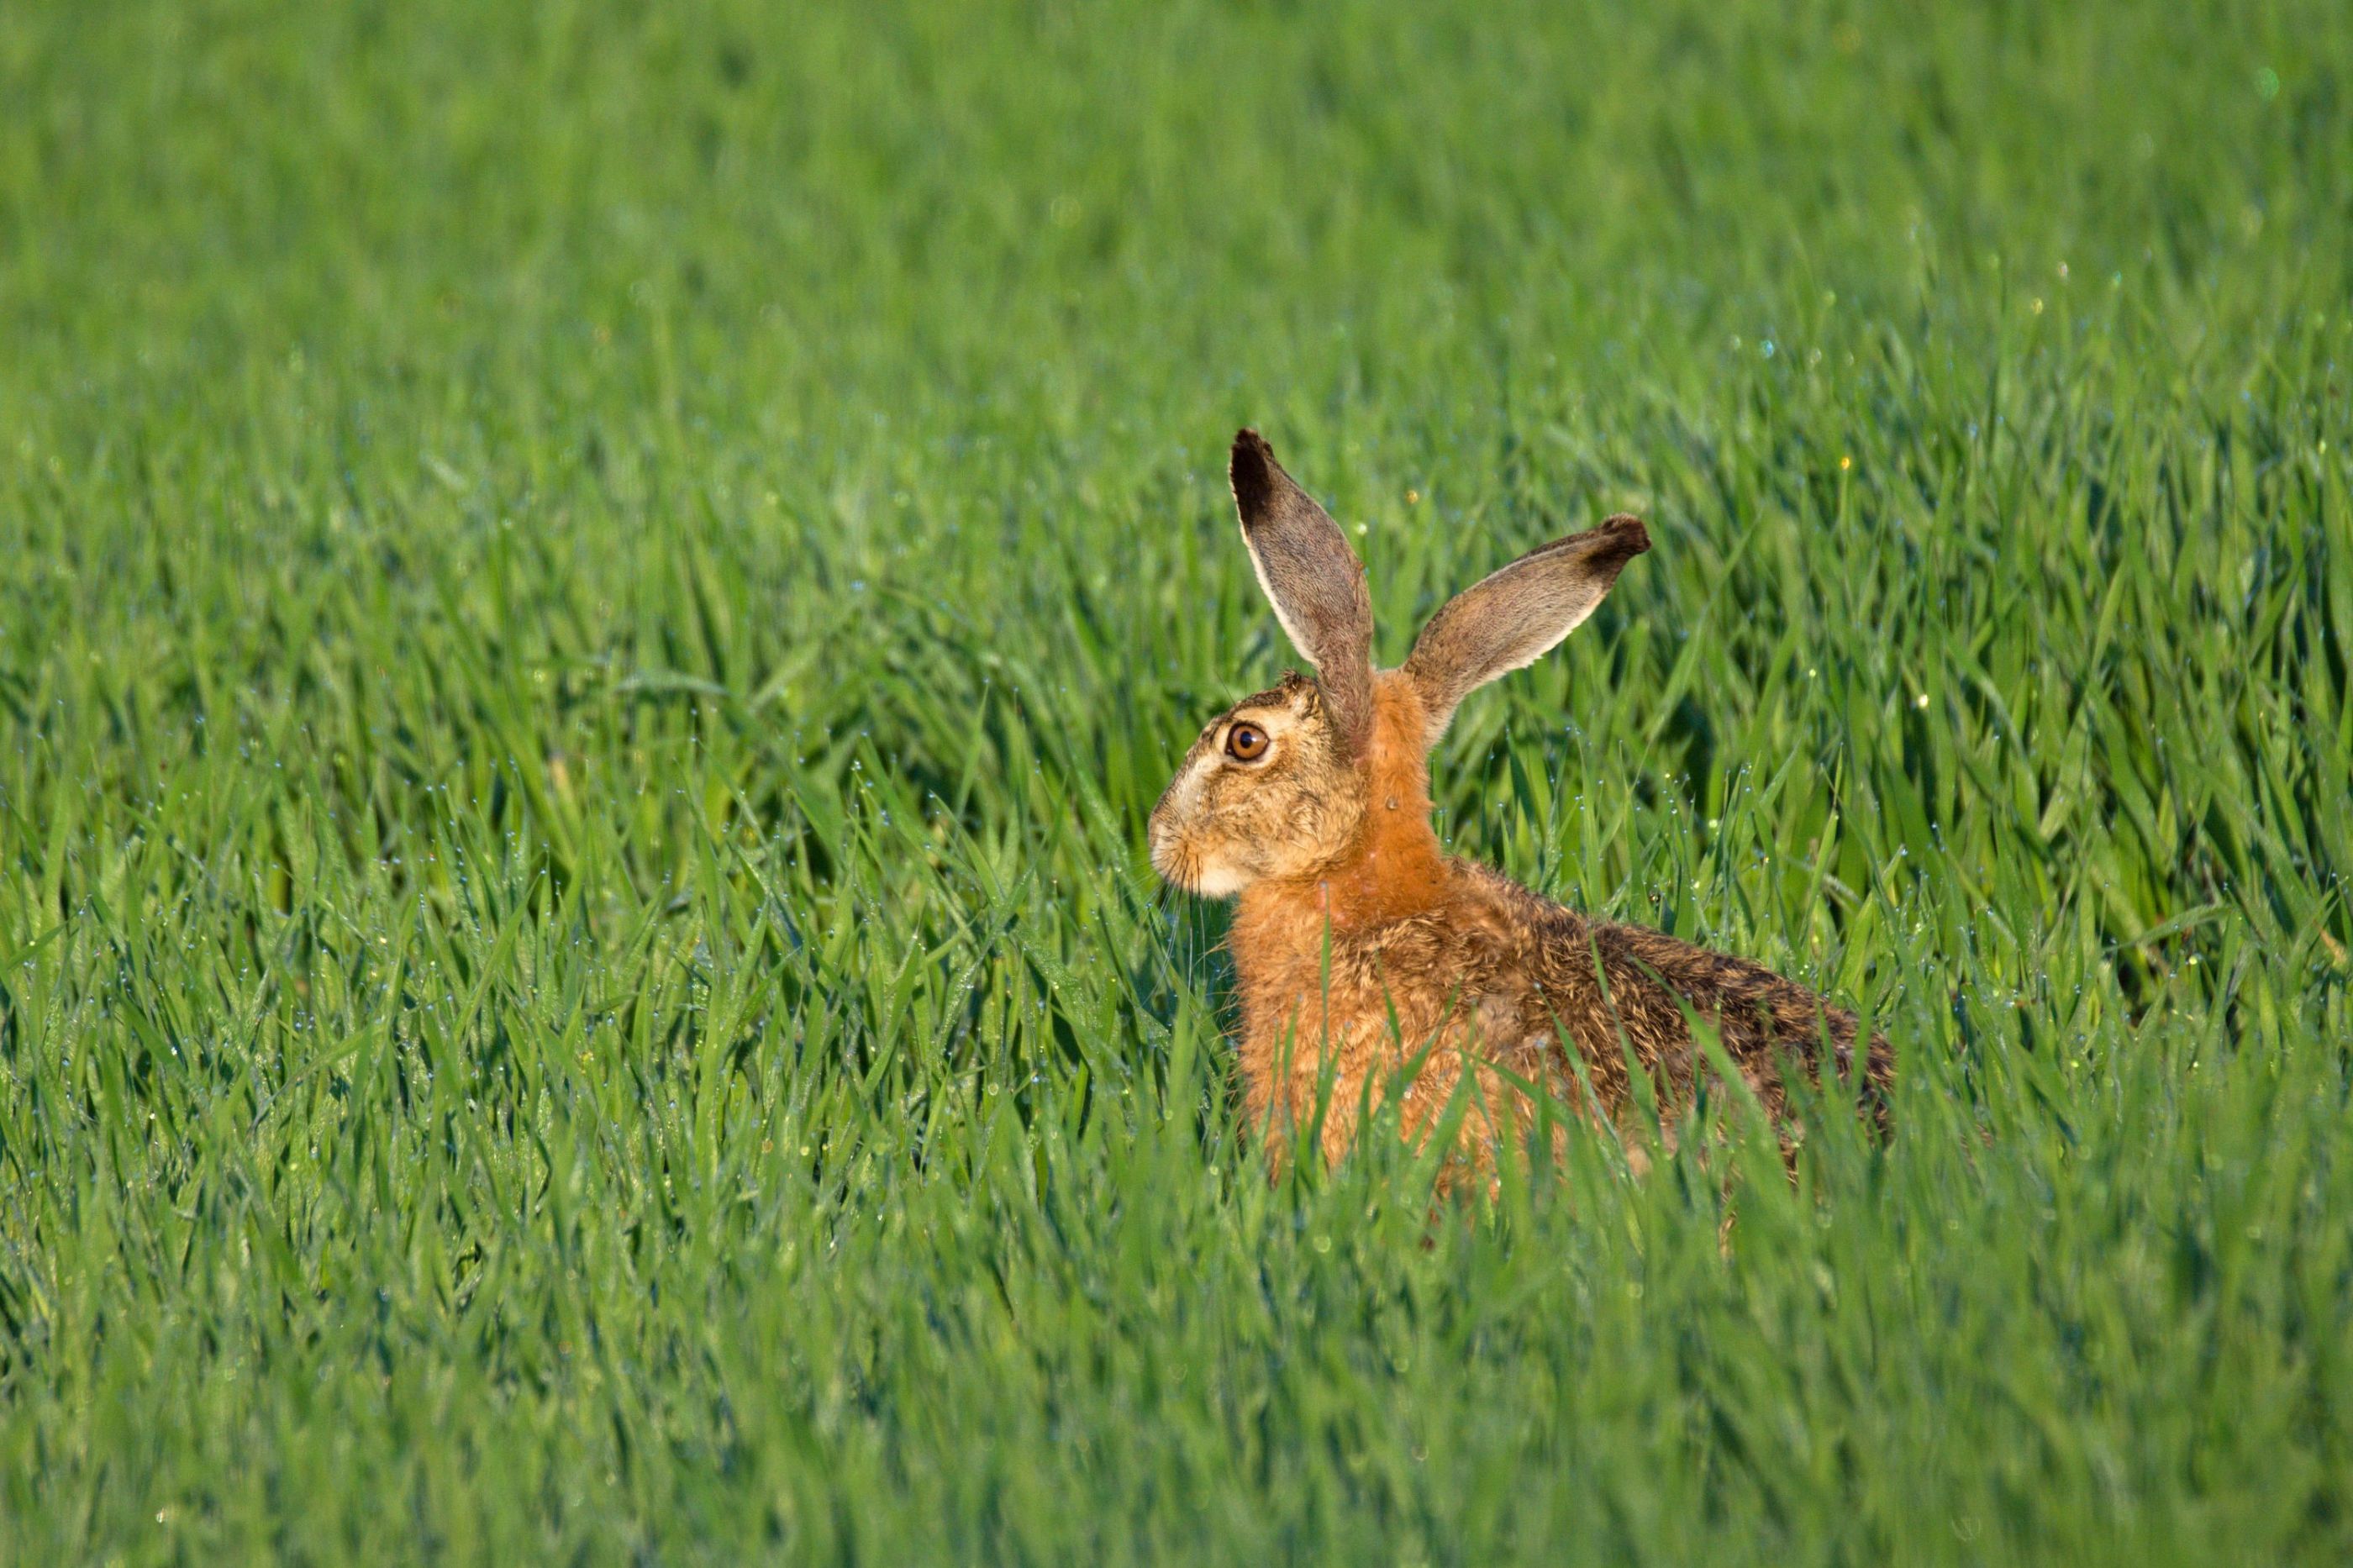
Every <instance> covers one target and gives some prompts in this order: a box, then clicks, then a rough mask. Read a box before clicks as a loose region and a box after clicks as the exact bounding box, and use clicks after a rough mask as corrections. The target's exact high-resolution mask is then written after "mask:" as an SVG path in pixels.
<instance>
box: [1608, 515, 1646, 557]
mask: <svg viewBox="0 0 2353 1568" xmlns="http://www.w3.org/2000/svg"><path fill="white" fill-rule="evenodd" d="M1595 531H1596V532H1599V533H1606V534H1608V535H1609V542H1610V545H1611V549H1612V551H1613V552H1614V553H1616V554H1617V555H1618V556H1619V557H1620V559H1621V560H1623V559H1628V558H1630V557H1632V556H1636V555H1640V554H1641V553H1642V552H1644V551H1646V550H1648V549H1650V548H1651V531H1650V530H1649V529H1647V528H1645V527H1643V526H1642V520H1641V518H1639V517H1635V516H1633V515H1632V514H1631V513H1629V512H1622V511H1621V512H1620V513H1619V514H1618V515H1617V516H1615V517H1606V518H1603V519H1602V520H1601V526H1600V527H1599V529H1597V530H1595Z"/></svg>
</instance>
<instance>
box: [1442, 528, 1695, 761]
mask: <svg viewBox="0 0 2353 1568" xmlns="http://www.w3.org/2000/svg"><path fill="white" fill-rule="evenodd" d="M1650 548H1651V535H1650V531H1648V530H1647V529H1645V528H1644V527H1643V526H1642V520H1641V518H1638V517H1628V516H1625V515H1623V514H1620V516H1617V517H1613V518H1609V519H1608V520H1607V521H1604V522H1602V523H1601V525H1600V526H1599V527H1598V528H1589V529H1588V530H1586V531H1584V532H1583V533H1572V534H1570V535H1569V536H1568V537H1567V538H1566V539H1556V540H1554V541H1553V542H1551V543H1550V544H1547V545H1545V546H1543V547H1542V548H1540V549H1536V550H1531V551H1530V552H1527V553H1526V554H1525V555H1523V556H1521V557H1520V558H1519V559H1518V560H1517V561H1514V562H1513V563H1511V564H1510V565H1509V566H1506V567H1504V569H1503V570H1502V571H1500V572H1497V573H1495V574H1493V575H1492V576H1489V577H1486V578H1483V579H1482V580H1481V581H1479V582H1478V583H1475V584H1472V585H1471V586H1470V587H1468V588H1465V589H1463V590H1462V592H1461V593H1460V594H1457V595H1454V597H1452V598H1451V599H1449V600H1448V601H1447V602H1446V604H1445V605H1444V606H1443V607H1441V608H1440V610H1439V612H1438V614H1436V615H1435V616H1431V617H1430V624H1429V625H1428V626H1424V627H1422V628H1421V636H1420V637H1419V638H1418V639H1416V640H1415V642H1414V645H1413V655H1412V657H1411V658H1408V659H1407V660H1406V661H1405V673H1406V675H1407V676H1408V678H1409V679H1411V680H1412V681H1413V684H1414V689H1416V690H1417V691H1418V692H1419V694H1420V697H1421V704H1422V708H1423V710H1424V711H1425V712H1426V713H1427V714H1428V715H1429V732H1428V734H1427V736H1426V738H1425V741H1424V743H1425V744H1428V745H1436V744H1437V743H1438V738H1439V737H1440V735H1443V734H1444V733H1446V726H1447V723H1448V721H1450V720H1451V719H1452V718H1453V717H1454V710H1455V707H1456V706H1457V705H1458V704H1459V703H1461V700H1462V699H1463V698H1464V697H1466V696H1468V695H1470V693H1471V692H1472V691H1473V690H1475V689H1478V688H1479V687H1482V686H1484V685H1485V684H1486V683H1487V682H1489V681H1491V680H1493V679H1495V678H1496V677H1497V676H1499V675H1504V674H1507V673H1509V672H1510V671H1512V670H1514V669H1523V668H1526V667H1527V666H1529V665H1531V664H1534V663H1535V661H1536V660H1537V659H1539V658H1543V657H1544V656H1545V655H1546V653H1548V652H1550V651H1551V650H1552V649H1553V648H1555V647H1558V646H1559V644H1560V641H1561V639H1562V638H1563V637H1567V636H1568V634H1569V633H1571V632H1573V631H1575V630H1576V629H1577V626H1578V625H1579V624H1580V623H1582V622H1583V621H1584V619H1585V617H1586V616H1589V615H1591V614H1592V613H1593V611H1594V608H1595V606H1596V605H1599V604H1600V603H1601V599H1602V595H1605V594H1607V593H1609V585H1610V584H1613V583H1615V582H1617V581H1618V573H1619V571H1620V568H1622V567H1623V566H1624V565H1625V564H1626V563H1627V562H1629V561H1630V560H1632V559H1633V558H1634V557H1635V556H1637V555H1640V554H1641V553H1642V552H1644V551H1645V550H1648V549H1650Z"/></svg>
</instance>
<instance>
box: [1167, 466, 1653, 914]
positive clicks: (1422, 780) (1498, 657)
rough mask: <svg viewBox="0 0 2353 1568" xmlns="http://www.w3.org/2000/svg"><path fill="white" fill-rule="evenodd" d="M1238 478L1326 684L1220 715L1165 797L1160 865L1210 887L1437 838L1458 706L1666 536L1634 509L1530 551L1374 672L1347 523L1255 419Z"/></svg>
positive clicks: (1241, 505) (1300, 875)
mask: <svg viewBox="0 0 2353 1568" xmlns="http://www.w3.org/2000/svg"><path fill="white" fill-rule="evenodd" d="M1229 474H1230V477H1231V479H1232V481H1233V489H1234V504H1235V507H1236V508H1237V509H1238V510H1240V513H1241V524H1242V542H1243V543H1244V544H1245V545H1246V546H1247V547H1248V548H1249V550H1250V562H1251V563H1252V564H1253V565H1254V566H1256V567H1257V569H1258V580H1259V586H1260V587H1261V589H1263V590H1264V591H1265V593H1266V596H1267V598H1268V600H1269V601H1270V602H1271V604H1272V605H1273V606H1274V613H1275V617H1276V618H1277V619H1278V620H1280V621H1281V622H1282V629H1283V631H1284V633H1285V634H1286V635H1288V636H1289V637H1290V638H1291V642H1292V646H1293V647H1296V648H1297V649H1298V650H1299V652H1300V654H1301V655H1302V657H1303V658H1306V660H1307V661H1308V662H1309V663H1310V664H1312V665H1313V666H1314V668H1315V679H1314V680H1313V681H1310V680H1305V679H1302V678H1301V677H1299V676H1298V675H1296V674H1293V675H1289V676H1286V677H1285V678H1284V679H1283V681H1282V684H1281V685H1279V686H1277V687H1275V688H1273V689H1271V690H1268V691H1261V692H1260V693H1258V694H1257V695H1256V696H1253V697H1246V698H1244V699H1243V700H1241V701H1240V702H1238V703H1236V704H1235V705H1234V706H1233V707H1231V708H1229V709H1228V710H1226V711H1225V712H1223V713H1221V714H1219V716H1218V718H1217V719H1216V720H1215V721H1212V722H1211V723H1210V725H1209V726H1208V728H1207V729H1206V730H1203V731H1201V736H1200V739H1199V740H1198V741H1196V742H1194V743H1193V749H1192V750H1191V752H1188V753H1187V755H1186V758H1185V761H1184V763H1183V765H1181V766H1180V767H1179V768H1178V769H1177V770H1176V778H1175V779H1174V780H1173V781H1171V782H1170V784H1169V785H1168V790H1167V793H1166V794H1165V795H1162V796H1161V797H1160V804H1159V805H1157V806H1155V807H1154V808H1153V813H1152V825H1151V845H1152V864H1153V867H1154V868H1155V869H1156V870H1157V871H1158V872H1159V873H1160V874H1161V876H1162V877H1164V878H1166V879H1167V880H1168V881H1170V882H1172V883H1174V884H1175V885H1176V886H1177V887H1180V888H1184V889H1187V890H1188V891H1191V892H1195V893H1198V894H1201V895H1203V896H1205V897H1210V898H1221V897H1225V896H1228V895H1230V894H1234V893H1239V892H1240V891H1241V890H1242V889H1245V888H1248V887H1250V885H1251V884H1253V883H1256V882H1259V881H1262V880H1266V879H1283V880H1302V879H1315V878H1325V877H1329V876H1330V875H1332V874H1333V873H1334V871H1335V869H1336V868H1342V867H1344V866H1345V865H1346V864H1347V863H1348V862H1349V861H1350V859H1351V858H1356V857H1362V856H1364V855H1365V854H1366V852H1367V846H1368V844H1369V843H1371V842H1372V841H1373V840H1376V839H1377V838H1379V837H1383V836H1384V835H1383V831H1382V830H1383V829H1385V828H1387V827H1388V825H1390V824H1392V823H1393V824H1395V825H1396V827H1397V828H1398V830H1400V831H1403V832H1407V833H1411V832H1416V831H1418V832H1419V834H1420V835H1421V836H1423V837H1427V836H1428V832H1429V814H1430V802H1429V782H1428V762H1427V759H1428V756H1429V752H1430V747H1431V746H1433V745H1435V744H1436V743H1437V742H1438V740H1439V738H1440V736H1441V735H1443V734H1444V733H1445V732H1446V726H1447V723H1448V721H1450V720H1451V718H1452V717H1453V715H1454V710H1455V707H1456V706H1457V705H1458V704H1459V703H1460V702H1461V700H1462V699H1463V698H1464V696H1466V695H1467V694H1469V693H1470V692H1471V691H1472V689H1475V688H1477V687H1479V686H1482V685H1483V684H1485V683H1486V682H1487V681H1490V680H1493V679H1495V678H1496V677H1497V676H1499V675H1502V674H1504V673H1505V672H1507V671H1509V670H1514V669H1519V668H1523V667H1525V666H1526V665H1528V664H1531V663H1533V662H1535V660H1536V659H1537V658H1540V657H1542V656H1543V655H1544V654H1545V653H1546V651H1547V650H1549V649H1551V648H1552V647H1555V646H1556V645H1557V644H1558V643H1559V642H1560V640H1561V639H1562V638H1563V637H1567V636H1568V634H1569V633H1570V632H1571V631H1573V630H1575V629H1576V627H1577V624H1578V623H1579V622H1581V621H1583V620H1584V619H1585V618H1586V617H1587V616H1589V615H1591V614H1592V613H1593V609H1594V606H1595V605H1599V603H1600V602H1601V598H1602V595H1605V594H1607V593H1608V592H1609V585H1610V584H1612V583H1614V582H1616V581H1617V578H1618V573H1619V569H1620V567H1622V566H1624V565H1625V563H1627V562H1628V561H1629V560H1630V559H1631V558H1632V557H1634V556H1636V555H1639V554H1641V552H1643V551H1645V550H1648V549H1649V548H1650V547H1651V541H1650V536H1649V535H1648V534H1647V533H1646V532H1645V531H1643V528H1642V524H1641V521H1639V520H1637V519H1635V518H1631V517H1622V516H1621V517H1613V518H1610V519H1609V521H1605V522H1603V523H1602V524H1601V525H1600V526H1599V527H1598V528H1594V529H1591V530H1588V531H1586V532H1584V533H1578V534H1572V535H1570V536H1569V537H1568V538H1566V539H1561V540H1556V541H1555V542H1552V543H1550V544H1547V545H1545V546H1544V547H1543V548H1541V549H1539V550H1535V551H1532V552H1529V553H1528V554H1526V555H1523V556H1522V557H1520V558H1519V559H1518V560H1517V561H1514V562H1513V563H1511V564H1510V565H1508V566H1506V567H1504V569H1503V570H1502V571H1500V572H1497V573H1495V574H1493V576H1490V577H1488V578H1486V579H1485V580H1484V581H1482V582H1481V583H1479V584H1475V585H1473V586H1472V587H1470V588H1468V589H1465V590H1464V591H1463V592H1462V593H1461V594H1459V595H1455V597H1454V598H1453V599H1451V601H1449V602H1448V603H1447V604H1446V605H1445V606H1444V607H1443V608H1441V609H1440V611H1439V612H1438V614H1437V615H1436V616H1432V617H1431V618H1430V624H1429V625H1428V626H1424V627H1423V628H1422V632H1421V637H1420V638H1419V640H1418V641H1417V642H1416V643H1415V644H1414V648H1413V653H1412V656H1411V657H1410V658H1408V659H1407V660H1406V662H1405V663H1404V665H1403V666H1402V667H1400V668H1397V669H1393V670H1376V669H1375V668H1373V661H1372V644H1373V606H1372V599H1371V596H1370V595H1368V594H1367V593H1366V590H1365V568H1364V565H1363V563H1360V562H1359V561H1357V559H1356V552H1354V551H1352V550H1351V549H1349V547H1348V542H1347V540H1346V538H1345V536H1344V535H1343V534H1342V533H1341V531H1340V529H1339V525H1338V524H1336V523H1335V522H1334V521H1332V519H1331V517H1330V516H1329V515H1327V514H1326V513H1325V512H1324V509H1323V508H1322V507H1320V506H1318V505H1316V504H1315V502H1314V499H1313V498H1311V497H1310V496H1309V495H1308V494H1307V492H1306V491H1304V490H1303V489H1300V488H1299V486H1298V485H1297V484H1296V483H1294V482H1293V479H1292V478H1291V476H1290V475H1289V474H1287V473H1285V472H1283V471H1282V465H1281V464H1279V463H1277V462H1276V461H1275V460H1274V452H1273V449H1272V448H1271V447H1268V445H1267V444H1266V441H1265V439H1264V438H1263V437H1261V436H1260V435H1259V433H1258V432H1257V431H1255V430H1244V431H1242V432H1241V433H1240V434H1239V435H1237V436H1236V437H1234V448H1233V458H1232V465H1231V468H1230V469H1229ZM1428 851H1429V853H1430V855H1431V856H1433V857H1434V855H1435V853H1436V846H1435V843H1434V841H1432V842H1431V843H1430V845H1429V846H1428Z"/></svg>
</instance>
